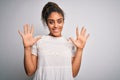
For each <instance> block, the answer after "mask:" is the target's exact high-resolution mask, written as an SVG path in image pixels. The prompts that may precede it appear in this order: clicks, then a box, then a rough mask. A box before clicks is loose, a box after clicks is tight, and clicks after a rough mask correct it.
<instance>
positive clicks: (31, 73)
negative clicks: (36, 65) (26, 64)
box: [26, 70, 35, 77]
mask: <svg viewBox="0 0 120 80" xmlns="http://www.w3.org/2000/svg"><path fill="white" fill-rule="evenodd" d="M34 72H35V70H30V71H26V74H27V76H29V77H30V76H32V75H33V74H34Z"/></svg>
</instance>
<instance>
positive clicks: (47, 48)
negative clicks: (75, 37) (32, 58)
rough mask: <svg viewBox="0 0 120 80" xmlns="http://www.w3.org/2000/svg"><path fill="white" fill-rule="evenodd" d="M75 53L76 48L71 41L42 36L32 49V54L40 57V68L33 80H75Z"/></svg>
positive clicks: (38, 67)
mask: <svg viewBox="0 0 120 80" xmlns="http://www.w3.org/2000/svg"><path fill="white" fill-rule="evenodd" d="M74 53H75V46H74V45H73V44H72V42H71V41H70V40H67V39H65V38H63V37H53V36H49V35H47V36H42V38H41V39H40V40H39V41H37V43H35V44H34V45H33V48H32V54H34V55H36V56H38V66H37V70H36V72H35V75H34V79H33V80H73V76H72V57H73V56H74Z"/></svg>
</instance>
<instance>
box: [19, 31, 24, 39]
mask: <svg viewBox="0 0 120 80" xmlns="http://www.w3.org/2000/svg"><path fill="white" fill-rule="evenodd" d="M18 33H19V34H20V36H21V37H22V38H23V35H24V34H23V33H22V32H20V30H18Z"/></svg>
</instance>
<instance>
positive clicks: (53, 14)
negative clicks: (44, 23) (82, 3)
mask: <svg viewBox="0 0 120 80" xmlns="http://www.w3.org/2000/svg"><path fill="white" fill-rule="evenodd" d="M61 18H63V16H62V15H61V14H60V13H58V12H52V13H51V14H50V15H49V17H48V20H51V19H52V20H57V19H61Z"/></svg>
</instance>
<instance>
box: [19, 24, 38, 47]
mask: <svg viewBox="0 0 120 80" xmlns="http://www.w3.org/2000/svg"><path fill="white" fill-rule="evenodd" d="M18 32H19V34H20V36H21V37H22V40H23V45H24V47H25V48H27V47H32V46H33V44H34V43H36V42H37V41H38V40H39V39H40V37H37V38H33V32H34V28H33V25H32V26H31V27H30V25H28V24H25V25H24V33H23V32H20V31H19V30H18Z"/></svg>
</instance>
